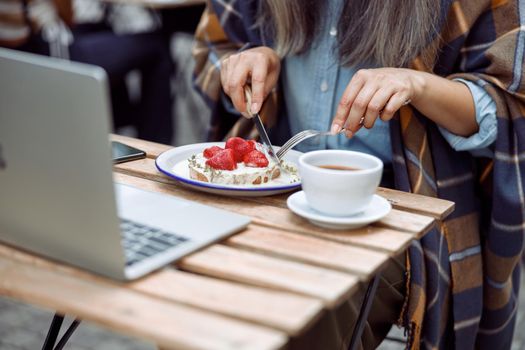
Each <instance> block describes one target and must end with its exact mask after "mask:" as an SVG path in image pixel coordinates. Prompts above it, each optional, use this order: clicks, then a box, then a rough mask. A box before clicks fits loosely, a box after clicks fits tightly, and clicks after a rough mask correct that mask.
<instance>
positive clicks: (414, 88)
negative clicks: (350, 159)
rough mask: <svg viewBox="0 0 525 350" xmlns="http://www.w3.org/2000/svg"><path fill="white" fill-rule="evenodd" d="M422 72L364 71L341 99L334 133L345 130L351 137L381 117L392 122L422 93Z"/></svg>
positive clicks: (407, 70)
mask: <svg viewBox="0 0 525 350" xmlns="http://www.w3.org/2000/svg"><path fill="white" fill-rule="evenodd" d="M419 73H420V72H417V71H415V70H412V69H405V68H377V69H361V70H359V71H357V72H356V73H355V74H354V76H353V78H352V80H351V81H350V83H349V84H348V86H347V87H346V89H345V92H344V93H343V96H342V97H341V100H340V102H339V105H338V108H337V112H336V115H335V117H334V120H333V121H332V132H338V131H339V130H341V128H343V127H344V128H345V129H346V130H347V131H346V136H347V137H352V135H353V134H355V133H356V132H357V130H359V129H360V128H361V126H364V127H365V128H367V129H370V128H372V127H373V126H374V123H375V121H376V119H377V118H378V117H379V118H381V120H383V121H388V120H390V119H392V117H393V116H394V114H395V113H396V112H397V111H398V110H399V108H401V107H402V106H403V105H406V104H407V103H409V102H410V101H414V100H416V99H417V97H418V95H419V94H420V93H421V91H422V90H423V86H424V79H423V78H422V77H421V76H419Z"/></svg>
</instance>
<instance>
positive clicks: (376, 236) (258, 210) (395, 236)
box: [115, 170, 432, 254]
mask: <svg viewBox="0 0 525 350" xmlns="http://www.w3.org/2000/svg"><path fill="white" fill-rule="evenodd" d="M117 171H118V170H117ZM115 180H116V181H117V182H121V183H126V184H130V185H133V186H136V187H140V188H143V189H146V190H150V191H154V192H162V193H168V194H171V195H175V196H178V197H183V198H185V199H189V200H193V201H196V202H199V203H203V204H207V205H211V206H215V207H218V208H222V209H225V210H231V211H234V212H237V213H240V214H244V215H248V216H250V217H251V218H252V221H253V222H254V223H257V224H259V225H264V226H268V227H272V228H276V229H279V230H285V231H289V232H297V233H301V234H308V235H312V236H316V237H319V238H323V239H329V240H334V241H337V242H341V243H346V244H352V245H357V246H361V247H365V248H371V249H375V250H381V251H388V252H391V253H392V254H397V253H398V252H400V251H402V250H403V249H405V248H406V247H407V246H408V244H409V243H410V241H411V240H412V239H413V237H414V233H413V230H412V231H405V223H404V222H399V223H398V224H399V225H400V226H399V227H394V228H395V229H391V228H389V227H393V226H395V225H393V224H394V223H395V220H394V219H392V220H390V221H385V222H386V225H385V224H382V223H381V222H380V223H378V224H377V225H379V226H377V225H376V226H367V227H363V228H360V229H357V230H343V231H330V230H327V229H325V228H321V227H317V226H314V225H312V224H311V223H309V222H308V221H307V220H305V219H303V218H301V217H299V216H297V215H295V214H294V213H292V212H291V211H290V210H288V209H285V208H282V207H275V206H271V205H265V204H261V203H258V202H253V201H251V200H250V199H249V198H242V202H241V201H239V199H238V198H230V197H225V196H219V195H211V194H208V193H206V194H205V193H201V192H197V191H192V190H188V189H185V188H184V187H182V186H180V185H178V184H176V182H174V181H171V180H169V179H168V181H170V182H169V183H161V182H156V181H152V180H148V179H144V178H139V177H135V176H131V175H126V174H121V173H116V174H115ZM420 216H421V215H417V214H410V213H407V215H406V218H407V219H410V218H411V217H415V218H417V219H419V217H420ZM421 219H422V221H421V224H422V226H421V227H419V228H418V227H416V226H415V225H411V226H410V227H411V228H412V229H416V231H417V230H418V229H419V230H421V232H422V231H424V230H426V229H428V228H429V227H430V226H429V225H431V224H432V218H428V217H423V218H421ZM381 225H382V226H381Z"/></svg>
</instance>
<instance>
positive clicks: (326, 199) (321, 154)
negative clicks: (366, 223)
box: [299, 150, 383, 217]
mask: <svg viewBox="0 0 525 350" xmlns="http://www.w3.org/2000/svg"><path fill="white" fill-rule="evenodd" d="M382 173H383V162H382V161H381V160H380V159H379V158H377V157H374V156H372V155H369V154H366V153H361V152H355V151H346V150H320V151H313V152H308V153H305V154H303V155H302V156H301V157H300V158H299V174H300V176H301V184H302V188H303V191H304V193H305V196H306V200H307V202H308V204H309V205H310V207H311V208H312V209H314V210H316V211H318V212H320V213H322V214H325V215H329V216H338V217H344V216H351V215H355V214H357V213H359V212H361V211H363V210H365V209H366V208H367V206H368V205H369V204H370V201H371V200H372V197H373V195H374V193H375V192H376V190H377V187H378V186H379V182H380V181H381V175H382Z"/></svg>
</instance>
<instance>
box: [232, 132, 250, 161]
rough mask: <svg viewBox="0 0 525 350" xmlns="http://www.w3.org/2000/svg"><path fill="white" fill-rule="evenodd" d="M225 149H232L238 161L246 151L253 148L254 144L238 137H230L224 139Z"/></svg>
mask: <svg viewBox="0 0 525 350" xmlns="http://www.w3.org/2000/svg"><path fill="white" fill-rule="evenodd" d="M226 149H233V152H234V156H235V161H236V162H237V163H239V162H242V161H243V159H244V156H245V155H246V154H247V153H249V152H251V151H253V150H254V149H255V145H254V144H253V143H252V142H249V141H246V140H244V139H242V138H240V137H232V138H230V139H229V140H228V141H226Z"/></svg>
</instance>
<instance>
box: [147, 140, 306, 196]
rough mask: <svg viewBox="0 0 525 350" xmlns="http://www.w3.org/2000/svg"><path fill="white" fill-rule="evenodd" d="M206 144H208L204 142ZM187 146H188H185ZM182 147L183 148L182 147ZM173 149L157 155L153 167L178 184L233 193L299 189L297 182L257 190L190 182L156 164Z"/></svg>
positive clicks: (299, 185) (299, 184)
mask: <svg viewBox="0 0 525 350" xmlns="http://www.w3.org/2000/svg"><path fill="white" fill-rule="evenodd" d="M206 143H208V142H206ZM209 143H213V142H209ZM187 146H189V145H187ZM182 147H184V146H182ZM173 149H176V148H172V149H169V150H167V151H164V152H162V153H161V154H159V155H158V156H157V158H155V166H156V167H157V169H158V170H159V171H160V172H161V173H162V174H164V175H166V176H168V177H171V178H173V179H175V180H177V181H180V182H183V183H185V184H188V185H192V186H197V187H205V188H209V189H213V190H221V191H235V192H273V191H283V192H284V191H291V190H293V189H296V188H299V187H301V182H298V183H294V184H291V185H282V186H273V187H259V188H248V187H245V188H243V187H224V186H220V185H215V184H210V183H207V182H203V181H196V180H192V179H188V178H186V177H182V176H178V175H175V174H173V173H171V172H169V171H167V170H164V169H163V168H162V167H161V166H160V165H159V163H158V160H159V158H160V157H161V156H162V155H163V154H164V153H166V152H170V151H172V150H173Z"/></svg>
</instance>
